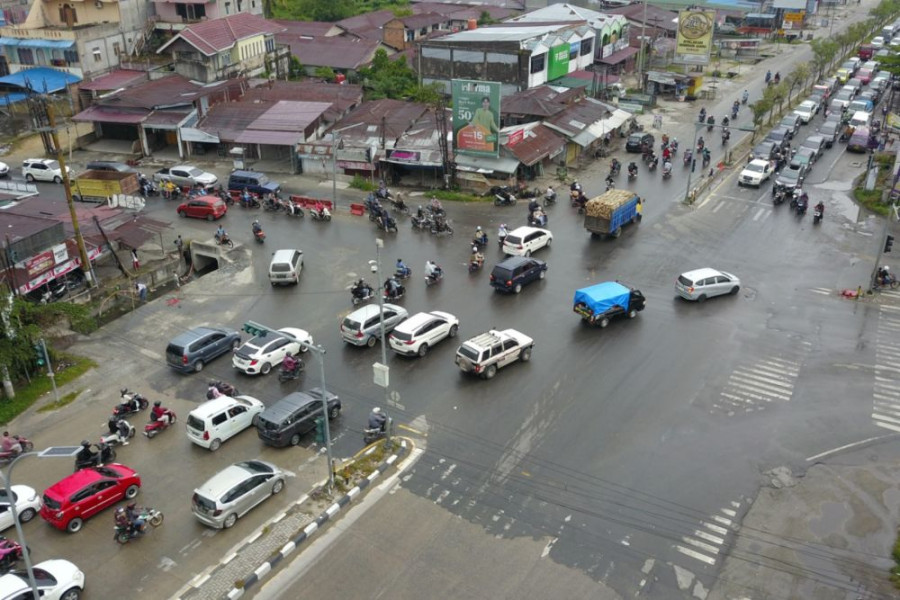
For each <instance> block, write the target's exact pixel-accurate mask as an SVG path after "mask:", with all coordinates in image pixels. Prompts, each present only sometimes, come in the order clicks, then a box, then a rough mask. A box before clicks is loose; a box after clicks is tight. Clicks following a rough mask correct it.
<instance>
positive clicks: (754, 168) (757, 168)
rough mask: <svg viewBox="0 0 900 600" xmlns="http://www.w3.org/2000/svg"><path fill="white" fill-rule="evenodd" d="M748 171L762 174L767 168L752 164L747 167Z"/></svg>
mask: <svg viewBox="0 0 900 600" xmlns="http://www.w3.org/2000/svg"><path fill="white" fill-rule="evenodd" d="M747 170H748V171H750V172H752V173H762V172H764V171H765V170H766V167H765V165H762V164H755V163H750V164H749V165H747Z"/></svg>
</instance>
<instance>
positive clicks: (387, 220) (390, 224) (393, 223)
mask: <svg viewBox="0 0 900 600" xmlns="http://www.w3.org/2000/svg"><path fill="white" fill-rule="evenodd" d="M375 222H376V223H377V224H378V229H383V230H384V231H387V232H390V231H393V232H394V233H397V220H396V219H394V217H392V216H390V215H387V217H385V215H384V213H382V214H381V215H379V217H378V218H377V219H376V220H375Z"/></svg>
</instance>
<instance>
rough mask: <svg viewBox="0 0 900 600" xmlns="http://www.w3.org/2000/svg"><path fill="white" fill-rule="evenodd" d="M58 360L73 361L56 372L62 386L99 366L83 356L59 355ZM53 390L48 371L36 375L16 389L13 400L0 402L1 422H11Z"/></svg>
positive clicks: (59, 385) (57, 381)
mask: <svg viewBox="0 0 900 600" xmlns="http://www.w3.org/2000/svg"><path fill="white" fill-rule="evenodd" d="M57 361H60V362H69V363H72V364H71V365H70V366H68V367H66V368H65V369H62V370H61V371H59V372H58V373H56V385H57V387H62V386H64V385H65V384H67V383H69V382H70V381H75V380H76V379H78V378H79V377H81V376H82V375H84V374H85V373H86V372H87V371H88V370H89V369H93V368H94V367H96V366H97V363H95V362H94V361H92V360H91V359H89V358H85V357H83V356H72V355H59V356H58V357H57ZM52 390H53V385H52V384H51V383H50V378H49V377H47V374H46V373H43V374H41V375H39V376H36V377H34V378H33V379H32V380H31V383H29V384H27V385H24V386H21V387H18V388H17V389H16V397H15V398H13V399H11V400H9V399H7V400H5V401H4V402H2V403H0V423H4V424H6V423H9V422H10V421H12V420H13V419H15V418H16V417H17V416H19V415H20V414H22V413H23V412H25V411H26V410H28V409H29V408H30V407H31V405H33V404H34V403H35V402H37V401H38V400H40V399H41V397H42V396H43V395H44V394H46V393H48V392H50V391H52ZM76 395H77V394H76ZM67 396H68V395H67ZM60 402H62V398H61V399H60ZM70 402H71V400H70Z"/></svg>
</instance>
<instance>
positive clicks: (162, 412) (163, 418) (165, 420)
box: [150, 400, 171, 426]
mask: <svg viewBox="0 0 900 600" xmlns="http://www.w3.org/2000/svg"><path fill="white" fill-rule="evenodd" d="M150 414H151V416H152V417H153V420H154V421H160V422H161V423H162V424H163V425H166V426H168V425H169V424H170V423H171V418H170V417H169V411H168V410H166V409H165V408H163V407H162V402H160V401H159V400H157V401H156V402H154V403H153V408H152V409H151V411H150Z"/></svg>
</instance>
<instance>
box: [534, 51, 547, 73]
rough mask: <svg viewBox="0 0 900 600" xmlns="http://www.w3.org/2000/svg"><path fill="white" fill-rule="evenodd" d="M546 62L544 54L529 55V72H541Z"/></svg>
mask: <svg viewBox="0 0 900 600" xmlns="http://www.w3.org/2000/svg"><path fill="white" fill-rule="evenodd" d="M546 62H547V55H546V54H538V55H537V56H532V57H531V72H532V73H542V72H543V71H544V66H545V64H546Z"/></svg>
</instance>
